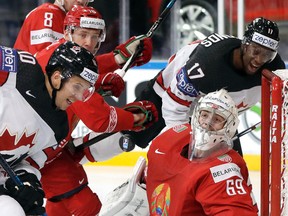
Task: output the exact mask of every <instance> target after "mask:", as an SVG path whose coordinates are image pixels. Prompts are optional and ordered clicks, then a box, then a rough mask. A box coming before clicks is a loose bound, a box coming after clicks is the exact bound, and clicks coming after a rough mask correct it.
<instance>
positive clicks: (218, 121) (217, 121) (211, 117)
mask: <svg viewBox="0 0 288 216" xmlns="http://www.w3.org/2000/svg"><path fill="white" fill-rule="evenodd" d="M225 122H226V120H225V118H223V117H222V116H221V115H219V114H216V113H215V111H212V112H211V111H206V110H202V111H200V114H199V125H200V126H201V127H202V128H203V129H205V130H208V131H217V130H220V129H222V128H223V126H224V124H225Z"/></svg>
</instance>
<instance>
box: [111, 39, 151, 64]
mask: <svg viewBox="0 0 288 216" xmlns="http://www.w3.org/2000/svg"><path fill="white" fill-rule="evenodd" d="M140 43H142V44H141V49H142V51H141V53H140V54H139V56H138V57H137V58H136V59H135V61H134V63H133V64H132V66H140V65H143V64H146V63H147V62H149V61H150V59H151V57H152V50H153V46H152V40H151V38H147V37H146V36H145V35H140V36H137V37H135V36H133V37H131V38H130V39H129V40H128V41H126V42H125V43H123V44H120V45H118V46H117V47H116V48H115V50H114V55H115V60H116V62H117V64H119V65H123V64H125V63H126V61H127V60H128V59H129V58H130V56H131V55H133V53H134V52H135V50H136V48H137V46H138V45H140Z"/></svg>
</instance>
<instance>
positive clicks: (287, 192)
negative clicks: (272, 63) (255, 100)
mask: <svg viewBox="0 0 288 216" xmlns="http://www.w3.org/2000/svg"><path fill="white" fill-rule="evenodd" d="M261 94H262V99H261V207H260V209H261V215H262V216H266V215H267V216H268V215H271V216H279V215H281V216H284V215H285V216H287V215H288V167H287V159H288V148H287V145H288V132H287V133H286V130H287V128H288V125H287V124H288V119H287V118H288V70H276V71H274V72H271V71H269V70H263V72H262V92H261Z"/></svg>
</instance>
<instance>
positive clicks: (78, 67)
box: [46, 41, 99, 85]
mask: <svg viewBox="0 0 288 216" xmlns="http://www.w3.org/2000/svg"><path fill="white" fill-rule="evenodd" d="M55 70H60V71H61V75H62V78H63V79H68V78H70V77H72V76H73V75H77V76H79V77H81V78H83V79H84V80H86V81H88V82H90V83H91V85H94V84H95V82H96V81H97V79H98V76H99V75H98V67H97V64H96V61H95V59H94V56H93V54H92V53H91V52H89V51H88V50H86V49H85V48H83V47H81V46H79V45H78V44H76V43H74V42H71V41H66V42H65V43H63V44H61V45H60V46H59V47H58V48H57V49H56V50H55V51H54V52H53V54H52V55H51V57H50V59H49V62H48V64H47V66H46V73H47V75H48V77H49V80H50V77H51V76H52V74H53V72H54V71H55Z"/></svg>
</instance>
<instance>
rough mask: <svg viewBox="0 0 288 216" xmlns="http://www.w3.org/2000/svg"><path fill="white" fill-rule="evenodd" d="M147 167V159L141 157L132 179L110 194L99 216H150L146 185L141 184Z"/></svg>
mask: <svg viewBox="0 0 288 216" xmlns="http://www.w3.org/2000/svg"><path fill="white" fill-rule="evenodd" d="M145 167H146V160H145V158H144V157H139V159H138V161H137V163H136V165H135V167H134V169H133V175H132V176H131V178H130V179H128V180H127V181H126V182H125V183H123V184H122V185H120V186H119V187H117V188H115V189H114V190H113V191H111V192H110V193H108V195H107V196H106V198H105V199H104V201H103V203H102V208H101V210H100V213H99V216H110V215H114V216H123V215H133V216H146V215H147V216H148V215H149V205H148V199H147V195H146V185H145V184H141V179H142V176H143V172H144V170H145Z"/></svg>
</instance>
